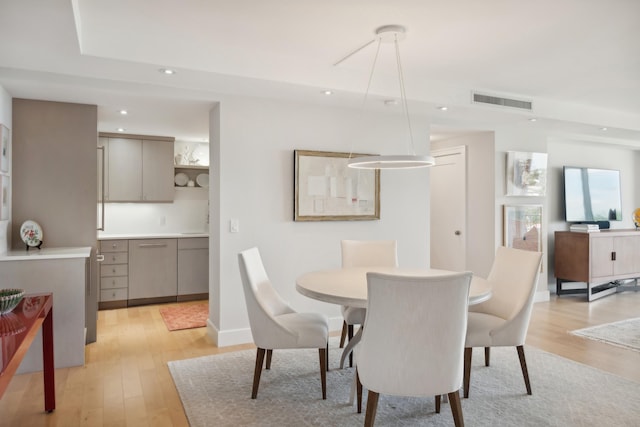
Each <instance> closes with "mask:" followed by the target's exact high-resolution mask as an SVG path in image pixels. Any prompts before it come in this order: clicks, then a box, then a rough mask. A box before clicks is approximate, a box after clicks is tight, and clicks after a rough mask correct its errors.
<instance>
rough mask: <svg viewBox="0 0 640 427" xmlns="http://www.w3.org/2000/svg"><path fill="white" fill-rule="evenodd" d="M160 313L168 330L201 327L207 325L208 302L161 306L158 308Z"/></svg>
mask: <svg viewBox="0 0 640 427" xmlns="http://www.w3.org/2000/svg"><path fill="white" fill-rule="evenodd" d="M160 315H161V316H162V320H163V321H164V324H165V325H167V329H168V330H170V331H178V330H181V329H192V328H203V327H205V326H207V317H209V304H182V305H175V306H169V307H163V308H161V309H160Z"/></svg>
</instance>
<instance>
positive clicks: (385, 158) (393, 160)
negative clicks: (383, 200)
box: [333, 25, 435, 169]
mask: <svg viewBox="0 0 640 427" xmlns="http://www.w3.org/2000/svg"><path fill="white" fill-rule="evenodd" d="M405 33H406V29H405V28H404V27H403V26H401V25H385V26H382V27H379V28H377V29H376V31H375V34H376V37H375V38H374V39H373V40H371V41H369V42H367V43H365V44H364V45H363V46H361V47H359V48H357V49H356V50H354V51H353V52H351V53H349V54H348V55H347V56H345V57H344V58H342V59H341V60H339V61H338V62H336V63H335V64H333V65H334V66H335V65H338V64H340V63H341V62H342V61H344V60H345V59H347V58H349V57H350V56H352V55H354V54H355V53H357V52H359V51H360V50H362V49H364V48H365V47H367V46H369V45H370V44H371V43H374V42H375V41H376V40H377V41H378V50H377V51H376V56H375V59H374V61H373V65H372V67H371V73H370V75H369V83H368V84H367V90H366V92H365V95H364V101H363V104H362V106H363V108H364V103H365V102H366V100H367V97H368V95H369V88H370V86H371V79H372V78H373V73H374V70H375V68H376V62H377V59H378V52H379V51H380V45H381V44H382V43H383V42H385V43H389V42H391V43H393V44H394V46H395V52H396V65H397V68H398V81H399V83H400V99H401V103H402V111H403V113H404V115H405V117H406V119H407V126H408V129H409V143H410V146H409V148H408V150H407V151H408V154H400V155H381V156H363V157H351V156H349V161H348V166H349V167H350V168H356V169H410V168H421V167H427V166H433V165H434V164H435V159H434V158H433V157H431V156H425V155H417V154H416V153H415V148H414V144H413V133H412V129H411V119H410V118H409V108H408V105H407V95H406V92H405V87H404V75H403V73H402V63H401V61H400V49H399V48H398V42H399V41H400V40H402V39H404V36H405Z"/></svg>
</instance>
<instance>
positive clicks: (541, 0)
mask: <svg viewBox="0 0 640 427" xmlns="http://www.w3.org/2000/svg"><path fill="white" fill-rule="evenodd" d="M387 24H400V25H403V26H405V27H406V28H407V33H406V39H405V40H403V41H402V42H401V43H400V52H401V58H402V67H403V70H404V77H405V82H406V91H407V96H408V98H409V99H410V105H409V109H410V111H411V113H412V114H414V115H417V116H420V117H424V119H425V120H428V121H429V122H430V123H433V124H434V125H435V129H438V131H434V133H437V132H439V130H446V129H448V130H449V132H451V130H453V131H456V132H457V131H462V130H486V129H493V128H495V127H496V126H500V125H503V124H508V123H517V122H523V123H528V125H531V126H539V125H541V124H544V125H545V126H547V127H551V128H553V129H557V131H558V132H561V133H565V134H566V135H572V136H575V137H578V138H585V139H588V140H594V141H602V142H613V143H622V144H627V145H629V144H631V145H633V144H636V145H637V146H638V147H640V77H639V76H640V2H638V1H637V0H608V1H606V2H605V1H602V0H563V1H561V2H559V1H557V0H538V1H535V2H531V1H530V2H523V1H513V0H484V1H482V2H479V1H474V0H459V1H455V2H443V1H436V0H395V1H389V0H387V1H383V0H349V1H345V0H324V1H311V0H270V1H260V0H236V1H222V0H208V1H202V0H182V1H176V0H155V1H153V2H151V1H149V0H147V1H145V0H110V1H100V0H47V1H45V2H43V1H42V0H21V1H4V2H2V3H1V5H0V40H1V41H0V58H2V59H0V85H1V86H2V87H4V88H5V89H6V90H7V91H8V92H9V93H10V95H11V96H13V97H15V98H33V99H44V100H55V101H64V102H80V103H90V104H96V105H98V119H99V130H100V131H104V132H114V131H116V129H117V128H118V127H123V128H126V132H127V133H140V134H155V135H171V136H175V137H176V138H177V139H179V140H194V141H197V140H206V139H207V138H208V111H209V110H210V108H211V107H212V106H213V105H214V104H215V103H216V102H218V101H220V100H221V99H223V98H224V96H226V95H228V94H235V95H249V96H261V97H262V96H264V97H273V98H279V99H288V100H294V101H297V102H299V101H301V102H308V103H315V104H321V105H329V106H335V107H344V108H362V107H361V104H362V100H363V93H364V91H365V88H366V85H367V79H368V77H369V73H370V71H371V64H372V61H373V58H374V55H375V44H372V45H370V46H368V47H366V48H365V49H363V50H361V51H360V52H358V53H356V54H355V55H353V56H352V57H350V58H349V59H347V60H346V61H344V62H342V63H341V64H339V65H337V66H334V65H333V64H334V63H335V62H336V61H337V60H338V59H340V58H342V57H344V56H345V55H347V54H348V53H349V52H351V51H352V50H354V49H356V48H358V47H359V46H362V45H363V44H365V43H366V42H368V41H369V40H372V39H373V38H374V31H375V29H376V28H378V27H380V26H382V25H387ZM391 48H392V45H382V47H381V51H380V58H379V65H378V67H377V68H376V73H375V75H374V79H373V81H372V86H371V90H370V92H371V97H370V101H369V104H370V105H367V106H366V108H377V109H386V110H387V111H390V112H393V113H399V111H398V110H400V108H399V107H398V108H395V109H394V108H393V107H385V106H384V103H383V102H382V101H384V100H385V99H392V98H398V96H399V89H398V83H397V72H396V69H395V57H394V54H393V52H392V51H391V50H390V49H391ZM160 68H173V69H176V70H177V73H176V74H175V75H172V76H168V75H164V74H162V73H160V72H158V69H160ZM326 89H329V90H332V91H333V92H334V94H333V95H331V96H327V95H324V94H323V93H322V91H323V90H326ZM474 91H476V92H481V93H484V94H489V95H496V96H504V97H508V98H515V99H521V100H527V101H532V102H533V110H532V111H520V110H516V109H513V108H508V107H494V106H484V105H477V104H473V103H472V102H471V93H472V92H474ZM443 105H446V106H447V107H448V111H446V112H443V111H440V110H439V109H437V108H436V107H439V106H443ZM120 109H127V110H128V111H129V114H128V115H127V116H121V115H120V114H119V113H118V111H119V110H120ZM534 117H535V118H536V119H537V122H535V123H533V122H529V121H528V119H530V118H534ZM602 127H607V128H608V130H607V131H606V134H605V133H603V131H602V130H600V129H601V128H602Z"/></svg>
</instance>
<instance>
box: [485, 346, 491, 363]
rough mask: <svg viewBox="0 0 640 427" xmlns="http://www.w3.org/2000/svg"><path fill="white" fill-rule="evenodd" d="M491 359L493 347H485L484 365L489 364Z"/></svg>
mask: <svg viewBox="0 0 640 427" xmlns="http://www.w3.org/2000/svg"><path fill="white" fill-rule="evenodd" d="M490 361H491V347H485V348H484V366H489V362H490Z"/></svg>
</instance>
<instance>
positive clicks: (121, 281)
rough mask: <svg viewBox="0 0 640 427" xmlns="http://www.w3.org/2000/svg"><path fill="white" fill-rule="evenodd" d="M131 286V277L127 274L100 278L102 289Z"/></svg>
mask: <svg viewBox="0 0 640 427" xmlns="http://www.w3.org/2000/svg"><path fill="white" fill-rule="evenodd" d="M127 286H129V278H128V277H127V276H119V277H102V278H100V289H103V290H104V289H114V288H126V287H127Z"/></svg>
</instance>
